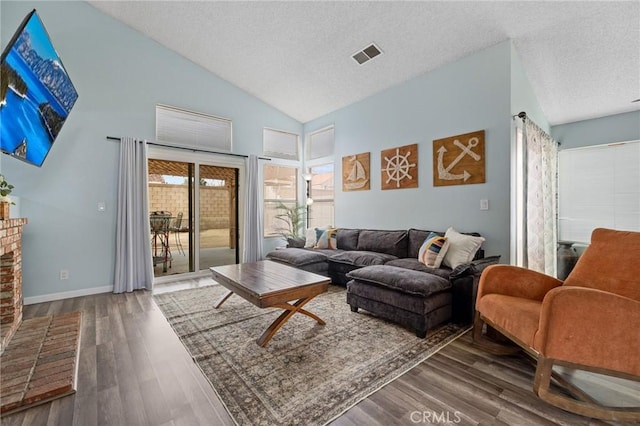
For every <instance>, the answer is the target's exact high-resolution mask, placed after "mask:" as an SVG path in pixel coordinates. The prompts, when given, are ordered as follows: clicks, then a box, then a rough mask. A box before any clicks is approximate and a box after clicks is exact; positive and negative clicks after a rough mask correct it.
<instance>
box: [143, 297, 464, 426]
mask: <svg viewBox="0 0 640 426" xmlns="http://www.w3.org/2000/svg"><path fill="white" fill-rule="evenodd" d="M225 292H226V289H224V288H223V287H221V286H218V285H215V286H210V287H202V288H198V289H190V290H182V291H178V292H174V293H165V294H160V295H156V296H154V298H155V300H156V303H157V304H158V306H159V307H160V309H161V310H162V312H163V313H164V315H165V317H166V318H167V319H168V320H169V323H170V324H171V326H172V327H173V328H174V330H175V331H176V333H177V334H178V336H179V337H180V339H181V340H182V343H183V344H184V345H185V346H186V348H187V349H188V350H189V352H190V353H191V355H192V356H193V358H194V360H195V361H196V362H197V364H198V366H199V367H200V369H201V370H202V371H203V373H204V374H205V376H206V377H207V378H208V380H209V382H210V383H211V384H212V385H213V387H214V389H215V390H216V392H217V393H218V395H219V396H220V398H221V399H222V401H223V402H224V404H225V405H226V407H227V410H228V411H229V413H230V414H231V416H232V417H233V418H234V420H235V421H236V422H237V423H238V424H240V425H297V424H301V425H302V424H303V425H322V424H325V423H327V422H329V421H331V420H332V419H334V418H335V417H337V416H339V415H340V414H342V413H343V412H344V411H346V410H347V409H349V408H350V407H352V406H353V405H354V404H356V403H357V402H359V401H360V400H362V399H363V398H365V397H367V396H368V395H370V394H371V393H373V392H375V391H376V390H377V389H379V388H380V387H382V386H383V385H385V384H386V383H388V382H390V381H391V380H393V379H395V378H396V377H398V376H400V375H401V374H403V373H404V372H406V371H407V370H409V369H411V368H412V367H414V366H416V365H417V364H419V363H420V362H422V361H423V360H425V359H426V358H428V357H429V356H431V355H433V354H434V353H435V352H437V351H438V350H439V349H441V348H443V347H444V346H445V345H446V344H447V343H449V342H451V341H453V340H454V339H455V338H457V337H458V336H460V335H461V334H462V333H464V331H466V330H465V329H462V328H460V327H457V326H455V325H445V326H443V327H441V328H439V329H437V330H434V331H433V332H431V333H430V334H428V335H427V337H426V338H425V339H419V338H417V337H416V336H415V334H413V333H412V332H410V331H409V330H405V329H404V328H402V327H399V326H396V325H394V324H391V323H389V322H386V321H384V320H381V319H379V318H375V317H373V316H371V315H368V314H366V313H364V312H363V311H360V313H353V312H351V311H350V309H349V305H347V303H346V291H345V289H344V288H339V287H335V286H330V287H329V292H328V293H326V294H322V295H320V296H318V297H316V298H315V299H313V300H312V301H311V302H309V303H308V304H307V305H306V306H305V309H307V310H308V311H310V312H313V313H315V314H317V315H318V316H319V317H320V318H322V319H323V320H325V321H326V323H327V324H326V325H325V326H321V325H319V324H317V323H316V322H315V321H314V320H312V319H311V318H309V317H307V316H305V315H300V314H297V315H294V316H293V317H292V318H291V319H290V320H289V322H287V323H286V324H285V325H284V326H283V327H282V328H281V329H280V331H278V333H276V334H275V335H274V337H273V338H272V339H271V341H270V342H269V344H268V345H267V347H266V348H261V347H259V346H258V345H257V344H256V339H257V338H258V337H259V336H260V335H261V334H262V332H263V331H264V330H265V329H266V328H267V327H268V326H269V324H271V322H272V321H273V320H274V319H275V318H276V317H277V316H278V315H279V314H280V313H281V312H282V310H280V309H260V308H257V307H255V306H254V305H252V304H251V303H249V302H247V301H245V300H244V299H242V298H241V297H239V296H237V295H233V296H231V298H230V299H229V300H227V301H226V302H225V303H224V304H223V305H222V306H221V307H220V308H219V309H217V310H216V309H214V308H213V306H212V305H213V303H214V302H215V301H217V300H218V299H219V298H220V297H221V296H222V295H223V294H225Z"/></svg>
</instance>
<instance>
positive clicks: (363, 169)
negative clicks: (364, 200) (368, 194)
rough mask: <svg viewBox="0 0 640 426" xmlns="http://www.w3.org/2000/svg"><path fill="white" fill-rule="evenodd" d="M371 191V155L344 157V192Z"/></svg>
mask: <svg viewBox="0 0 640 426" xmlns="http://www.w3.org/2000/svg"><path fill="white" fill-rule="evenodd" d="M369 189H371V153H370V152H365V153H362V154H355V155H347V156H346V157H342V190H343V191H367V190H369Z"/></svg>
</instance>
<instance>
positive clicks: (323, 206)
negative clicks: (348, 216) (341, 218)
mask: <svg viewBox="0 0 640 426" xmlns="http://www.w3.org/2000/svg"><path fill="white" fill-rule="evenodd" d="M310 171H311V187H310V192H309V195H310V197H311V199H312V200H313V204H311V205H310V206H309V227H310V228H313V227H316V226H325V225H334V223H333V221H334V210H335V209H334V200H333V198H334V178H333V163H331V164H322V165H319V166H314V167H311V169H310Z"/></svg>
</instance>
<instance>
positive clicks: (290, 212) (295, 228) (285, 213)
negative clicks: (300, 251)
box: [275, 203, 307, 247]
mask: <svg viewBox="0 0 640 426" xmlns="http://www.w3.org/2000/svg"><path fill="white" fill-rule="evenodd" d="M276 209H277V210H278V211H279V212H280V213H278V214H277V215H276V216H275V217H276V219H277V220H279V221H280V222H279V223H281V225H282V226H279V227H278V228H276V230H277V231H278V234H280V235H281V236H282V237H283V238H284V239H285V240H287V244H288V245H289V246H290V247H297V246H299V245H300V243H302V245H301V246H302V247H304V239H303V238H302V237H301V233H302V231H304V229H305V224H306V216H307V206H306V205H300V204H299V205H295V206H287V205H286V204H284V203H280V204H278V205H277V206H276Z"/></svg>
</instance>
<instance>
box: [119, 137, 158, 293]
mask: <svg viewBox="0 0 640 426" xmlns="http://www.w3.org/2000/svg"><path fill="white" fill-rule="evenodd" d="M150 235H151V229H150V225H149V204H148V194H147V144H146V142H144V141H138V140H135V139H133V138H122V140H121V142H120V167H119V177H118V207H117V215H116V270H115V282H114V286H113V292H114V293H123V292H125V291H127V292H129V291H133V290H137V289H144V288H146V289H148V290H151V289H152V287H153V263H152V258H151V244H150V242H149V241H150V240H149V238H150Z"/></svg>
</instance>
